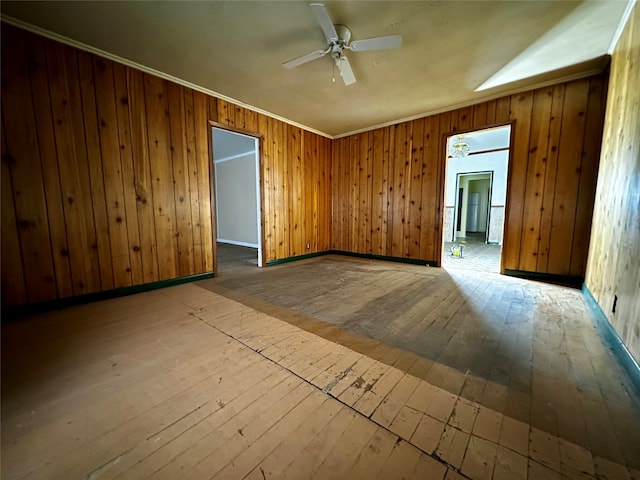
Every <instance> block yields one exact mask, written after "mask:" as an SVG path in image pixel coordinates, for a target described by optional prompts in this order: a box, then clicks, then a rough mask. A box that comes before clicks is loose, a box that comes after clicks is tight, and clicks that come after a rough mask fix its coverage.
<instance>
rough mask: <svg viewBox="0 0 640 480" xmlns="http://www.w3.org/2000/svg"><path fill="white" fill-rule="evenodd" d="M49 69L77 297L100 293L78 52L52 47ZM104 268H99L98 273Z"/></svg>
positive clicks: (48, 63) (48, 54)
mask: <svg viewBox="0 0 640 480" xmlns="http://www.w3.org/2000/svg"><path fill="white" fill-rule="evenodd" d="M47 66H48V78H49V88H50V92H51V104H52V111H53V116H54V124H55V135H56V151H57V156H58V163H59V166H60V184H61V187H62V192H63V196H64V198H65V202H64V205H65V219H66V222H67V239H68V243H69V259H70V262H71V272H72V276H73V293H74V295H80V294H84V293H89V292H95V291H98V290H100V289H101V288H102V287H101V280H100V269H101V268H109V266H108V265H106V266H105V265H101V264H99V259H98V254H97V251H96V250H97V238H96V229H95V223H94V215H93V202H92V195H91V179H90V176H89V167H88V158H87V136H86V132H85V126H84V112H83V110H82V100H81V95H80V88H79V86H80V85H79V81H78V61H77V55H76V51H75V50H74V49H71V48H69V47H63V46H61V45H59V44H56V43H48V44H47ZM98 265H100V267H99V268H96V267H97V266H98Z"/></svg>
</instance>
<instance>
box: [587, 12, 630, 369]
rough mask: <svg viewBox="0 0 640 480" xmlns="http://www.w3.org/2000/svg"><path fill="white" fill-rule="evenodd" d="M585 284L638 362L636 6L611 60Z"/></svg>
mask: <svg viewBox="0 0 640 480" xmlns="http://www.w3.org/2000/svg"><path fill="white" fill-rule="evenodd" d="M585 284H586V286H587V288H588V289H589V290H590V291H591V293H592V294H593V296H594V297H595V299H596V300H597V302H598V304H599V305H600V307H601V309H602V311H603V312H604V313H605V315H606V316H607V318H608V319H609V321H610V322H611V324H612V325H613V327H614V328H615V329H616V331H617V332H618V335H619V336H620V338H621V339H622V341H623V342H624V343H625V345H626V347H627V349H628V350H629V352H630V353H631V355H632V356H633V357H634V358H635V360H636V362H638V363H640V7H638V5H636V6H635V7H634V10H633V11H632V13H631V17H630V18H629V21H628V23H627V25H626V28H625V30H624V32H623V34H622V36H621V38H620V40H619V42H618V45H617V46H616V48H615V51H614V53H613V58H612V63H611V79H610V84H609V94H608V102H607V113H606V119H605V127H604V135H603V144H602V155H601V158H600V172H599V174H598V190H597V195H596V203H595V209H594V215H593V229H592V233H591V246H590V249H589V261H588V265H587V277H586V279H585ZM616 297H617V301H616ZM614 302H615V304H616V305H615V313H614V311H613V309H614Z"/></svg>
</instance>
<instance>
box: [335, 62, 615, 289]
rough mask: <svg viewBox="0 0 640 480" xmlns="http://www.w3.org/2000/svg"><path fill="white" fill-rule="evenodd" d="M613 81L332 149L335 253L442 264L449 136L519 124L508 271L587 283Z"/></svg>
mask: <svg viewBox="0 0 640 480" xmlns="http://www.w3.org/2000/svg"><path fill="white" fill-rule="evenodd" d="M606 78H607V75H606V74H602V75H597V76H594V77H590V78H586V79H581V80H576V81H573V82H568V83H562V84H558V85H555V86H550V87H546V88H541V89H537V90H534V91H529V92H525V93H519V94H516V95H512V96H508V97H503V98H500V99H497V100H493V101H489V102H484V103H480V104H477V105H474V106H471V107H466V108H461V109H457V110H453V111H450V112H445V113H442V114H439V115H433V116H430V117H425V118H420V119H417V120H413V121H409V122H403V123H399V124H396V125H391V126H388V127H384V128H379V129H376V130H373V131H369V132H364V133H360V134H355V135H351V136H348V137H344V138H340V139H337V140H335V141H334V143H333V151H334V154H333V165H332V169H333V192H332V195H333V224H332V227H333V233H332V242H333V243H332V244H333V248H334V249H336V250H344V251H349V252H357V253H364V254H375V255H383V256H391V257H401V258H408V259H422V260H425V261H431V262H435V263H438V264H439V263H440V253H441V248H442V224H443V222H442V215H443V210H444V208H443V197H444V184H443V183H444V165H445V156H446V153H445V148H444V145H445V142H446V137H447V135H448V134H451V133H452V132H458V131H469V130H478V129H482V128H485V127H488V126H494V125H496V124H505V123H508V122H514V124H513V129H512V133H511V134H512V138H513V151H512V160H511V162H510V164H509V174H508V175H509V180H508V182H509V186H508V193H507V211H506V217H505V239H504V245H503V268H505V269H511V270H521V271H529V272H540V273H548V274H559V275H572V276H577V277H584V272H585V265H586V258H587V247H588V245H589V232H590V228H591V211H592V208H593V200H594V193H595V179H596V172H597V168H598V159H599V154H600V138H601V131H602V122H603V117H604V102H605V93H606Z"/></svg>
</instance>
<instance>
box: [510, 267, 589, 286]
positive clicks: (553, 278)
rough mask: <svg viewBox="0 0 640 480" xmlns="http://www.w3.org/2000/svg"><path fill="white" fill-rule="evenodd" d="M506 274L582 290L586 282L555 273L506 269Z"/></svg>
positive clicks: (581, 278)
mask: <svg viewBox="0 0 640 480" xmlns="http://www.w3.org/2000/svg"><path fill="white" fill-rule="evenodd" d="M504 274H505V275H507V276H509V277H518V278H525V279H527V280H538V281H540V282H546V283H553V284H555V285H564V286H566V287H572V288H578V289H579V288H580V287H581V286H582V282H583V280H584V278H583V277H577V276H574V275H556V274H555V273H540V272H529V271H526V270H512V269H510V268H505V269H504Z"/></svg>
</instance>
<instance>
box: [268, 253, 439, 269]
mask: <svg viewBox="0 0 640 480" xmlns="http://www.w3.org/2000/svg"><path fill="white" fill-rule="evenodd" d="M323 255H343V256H345V257H355V258H368V259H371V260H383V261H386V262H399V263H409V264H412V265H428V266H430V267H437V266H438V264H437V262H434V261H433V260H422V259H419V258H404V257H389V256H386V255H374V254H372V253H357V252H347V251H344V250H325V251H322V252H315V253H309V254H307V255H297V256H294V257H287V258H279V259H277V260H269V261H268V262H267V266H268V267H270V266H272V265H281V264H283V263H289V262H296V261H298V260H305V259H307V258H313V257H320V256H323Z"/></svg>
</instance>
